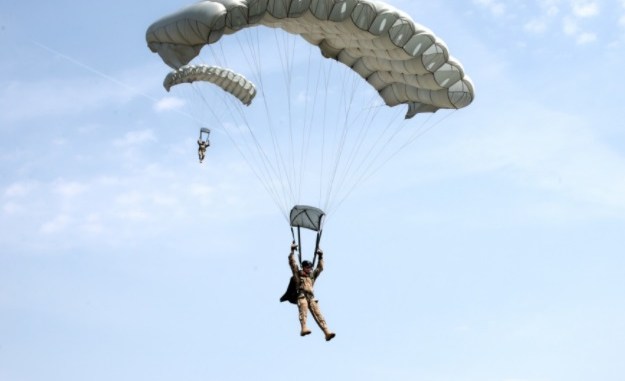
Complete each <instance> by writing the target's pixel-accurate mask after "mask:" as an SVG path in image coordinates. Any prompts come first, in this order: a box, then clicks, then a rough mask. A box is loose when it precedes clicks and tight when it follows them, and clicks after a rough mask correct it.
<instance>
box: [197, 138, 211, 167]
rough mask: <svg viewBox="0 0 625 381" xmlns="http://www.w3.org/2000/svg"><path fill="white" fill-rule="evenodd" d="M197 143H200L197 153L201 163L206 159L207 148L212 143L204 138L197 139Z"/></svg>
mask: <svg viewBox="0 0 625 381" xmlns="http://www.w3.org/2000/svg"><path fill="white" fill-rule="evenodd" d="M197 145H198V148H197V154H198V157H199V158H200V163H201V162H202V161H204V157H205V156H206V148H208V147H210V143H209V142H208V140H206V141H204V140H202V139H199V140H198V141H197Z"/></svg>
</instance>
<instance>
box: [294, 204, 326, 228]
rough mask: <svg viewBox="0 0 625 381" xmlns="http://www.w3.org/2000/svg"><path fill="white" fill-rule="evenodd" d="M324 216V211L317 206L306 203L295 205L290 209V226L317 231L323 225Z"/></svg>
mask: <svg viewBox="0 0 625 381" xmlns="http://www.w3.org/2000/svg"><path fill="white" fill-rule="evenodd" d="M324 217H325V213H324V212H323V210H321V209H319V208H315V207H313V206H307V205H295V206H294V207H293V209H291V215H290V218H291V226H292V227H298V228H306V229H310V230H314V231H316V232H319V231H321V229H322V227H323V218H324Z"/></svg>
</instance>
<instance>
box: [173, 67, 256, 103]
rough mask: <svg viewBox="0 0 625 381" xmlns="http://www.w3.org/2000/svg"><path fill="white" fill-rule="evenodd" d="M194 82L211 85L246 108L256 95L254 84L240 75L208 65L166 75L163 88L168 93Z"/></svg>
mask: <svg viewBox="0 0 625 381" xmlns="http://www.w3.org/2000/svg"><path fill="white" fill-rule="evenodd" d="M196 81H203V82H210V83H213V84H215V85H217V86H219V87H221V88H222V89H223V90H224V91H227V92H229V93H230V94H232V95H234V96H235V97H237V98H238V99H239V100H240V101H241V103H243V104H244V105H246V106H249V104H250V103H251V102H252V99H254V96H255V95H256V87H255V86H254V84H253V83H252V82H250V81H248V80H247V79H246V78H245V77H244V76H242V75H241V74H237V73H235V72H233V71H232V70H228V69H224V68H221V67H218V66H209V65H185V66H182V67H181V68H180V69H178V70H174V71H172V72H170V73H169V74H167V77H165V81H164V82H163V86H164V87H165V89H166V90H167V91H169V89H170V88H171V87H172V86H175V85H178V84H181V83H193V82H196Z"/></svg>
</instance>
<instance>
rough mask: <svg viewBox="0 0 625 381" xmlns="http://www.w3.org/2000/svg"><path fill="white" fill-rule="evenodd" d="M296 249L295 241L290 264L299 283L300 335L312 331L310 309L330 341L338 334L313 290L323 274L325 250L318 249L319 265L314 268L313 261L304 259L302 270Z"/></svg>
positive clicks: (292, 246)
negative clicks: (330, 328)
mask: <svg viewBox="0 0 625 381" xmlns="http://www.w3.org/2000/svg"><path fill="white" fill-rule="evenodd" d="M296 249H297V245H296V244H295V243H292V244H291V254H289V265H290V267H291V271H292V272H293V278H294V280H295V284H296V285H297V308H298V310H299V322H300V324H301V326H302V330H301V332H300V335H301V336H306V335H309V334H310V333H311V331H310V329H308V327H307V326H306V319H307V317H308V310H309V309H310V313H311V314H312V316H313V318H314V319H315V321H316V322H317V324H318V325H319V328H321V330H322V331H323V333H324V334H325V337H326V341H330V340H332V339H333V338H334V336H336V334H334V333H333V332H331V331H330V330H329V329H328V325H327V324H326V321H325V319H324V318H323V315H322V314H321V310H319V305H318V304H317V300H315V295H314V290H313V285H314V284H315V281H316V280H317V278H318V277H319V274H321V272H322V271H323V251H321V250H320V249H319V250H317V255H318V256H319V262H318V263H317V267H316V268H315V269H314V270H313V265H312V263H311V262H309V261H303V262H302V270H300V269H299V267H298V266H297V261H296V260H295V250H296Z"/></svg>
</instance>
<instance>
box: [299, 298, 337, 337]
mask: <svg viewBox="0 0 625 381" xmlns="http://www.w3.org/2000/svg"><path fill="white" fill-rule="evenodd" d="M297 309H298V310H299V322H300V324H301V325H302V331H304V330H305V329H306V319H307V318H308V310H309V309H310V313H311V315H312V316H313V318H314V319H315V321H316V322H317V325H319V328H321V330H322V331H323V333H325V334H328V333H330V330H329V329H328V325H327V324H326V321H325V319H324V318H323V315H322V314H321V310H320V309H319V305H318V304H317V301H316V300H315V297H314V296H313V295H306V294H301V295H300V296H299V297H298V298H297Z"/></svg>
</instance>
